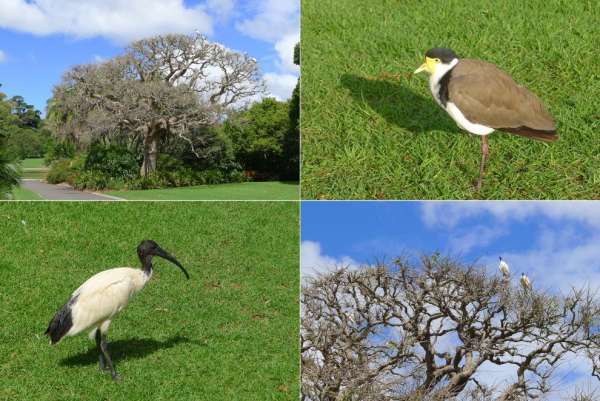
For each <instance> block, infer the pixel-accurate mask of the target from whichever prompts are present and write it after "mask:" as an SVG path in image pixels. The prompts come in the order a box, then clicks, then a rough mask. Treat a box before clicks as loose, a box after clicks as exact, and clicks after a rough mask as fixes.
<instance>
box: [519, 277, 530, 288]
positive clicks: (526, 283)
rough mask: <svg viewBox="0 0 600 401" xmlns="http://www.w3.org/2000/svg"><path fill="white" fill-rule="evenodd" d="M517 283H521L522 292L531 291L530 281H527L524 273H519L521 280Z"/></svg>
mask: <svg viewBox="0 0 600 401" xmlns="http://www.w3.org/2000/svg"><path fill="white" fill-rule="evenodd" d="M519 282H520V283H521V287H523V289H524V290H526V291H527V290H531V281H530V280H529V277H527V276H526V275H525V273H521V279H520V280H519Z"/></svg>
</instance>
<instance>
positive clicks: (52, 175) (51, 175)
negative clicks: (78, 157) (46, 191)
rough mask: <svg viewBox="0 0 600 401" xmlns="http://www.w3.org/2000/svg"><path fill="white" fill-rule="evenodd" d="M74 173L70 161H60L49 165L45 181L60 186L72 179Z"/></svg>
mask: <svg viewBox="0 0 600 401" xmlns="http://www.w3.org/2000/svg"><path fill="white" fill-rule="evenodd" d="M73 175H74V171H73V170H72V169H71V160H68V159H60V160H56V161H54V162H53V163H52V164H51V165H50V170H48V174H47V175H46V181H48V182H49V183H50V184H60V183H61V182H68V181H71V180H72V179H73V177H72V176H73Z"/></svg>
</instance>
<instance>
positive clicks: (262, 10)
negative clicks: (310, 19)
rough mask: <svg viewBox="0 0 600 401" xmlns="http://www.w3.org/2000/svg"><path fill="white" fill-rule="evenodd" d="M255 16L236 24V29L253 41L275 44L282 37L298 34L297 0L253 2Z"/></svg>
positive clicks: (259, 0) (298, 14)
mask: <svg viewBox="0 0 600 401" xmlns="http://www.w3.org/2000/svg"><path fill="white" fill-rule="evenodd" d="M250 8H252V9H254V11H255V14H254V16H253V17H252V18H249V19H245V20H243V21H240V22H238V23H237V24H236V27H237V29H238V30H239V31H240V32H242V33H244V34H246V35H248V36H250V37H253V38H255V39H260V40H264V41H266V42H271V43H275V42H277V41H279V40H280V39H281V38H282V37H284V36H287V35H289V34H295V33H297V32H299V30H300V29H299V26H300V21H299V19H300V1H299V0H254V1H252V2H250Z"/></svg>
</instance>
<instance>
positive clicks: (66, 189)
mask: <svg viewBox="0 0 600 401" xmlns="http://www.w3.org/2000/svg"><path fill="white" fill-rule="evenodd" d="M21 186H22V187H23V188H25V189H29V190H30V191H33V192H35V193H37V194H38V195H40V196H41V197H42V199H47V200H104V201H106V200H119V198H116V197H114V196H108V195H102V194H98V193H91V192H82V191H76V190H74V189H73V188H71V187H70V186H68V185H53V184H47V183H45V182H43V181H40V180H23V181H21Z"/></svg>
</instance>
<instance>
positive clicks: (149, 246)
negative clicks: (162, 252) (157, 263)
mask: <svg viewBox="0 0 600 401" xmlns="http://www.w3.org/2000/svg"><path fill="white" fill-rule="evenodd" d="M157 249H160V246H158V244H157V243H156V242H154V241H152V240H151V239H146V240H143V241H142V242H140V244H139V245H138V247H137V253H138V256H139V257H140V258H142V257H144V256H146V255H154V254H155V253H156V250H157Z"/></svg>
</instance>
